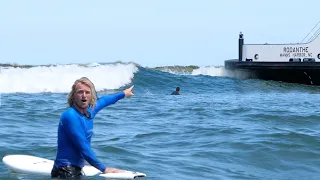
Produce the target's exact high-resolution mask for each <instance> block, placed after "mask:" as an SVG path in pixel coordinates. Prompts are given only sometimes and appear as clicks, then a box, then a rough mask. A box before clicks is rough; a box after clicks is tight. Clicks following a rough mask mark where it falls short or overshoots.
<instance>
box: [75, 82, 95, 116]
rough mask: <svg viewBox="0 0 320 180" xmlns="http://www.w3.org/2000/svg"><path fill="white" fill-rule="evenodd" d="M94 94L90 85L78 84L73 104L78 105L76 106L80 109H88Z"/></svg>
mask: <svg viewBox="0 0 320 180" xmlns="http://www.w3.org/2000/svg"><path fill="white" fill-rule="evenodd" d="M91 98H92V94H91V89H90V87H89V86H88V85H86V84H82V83H78V84H77V85H76V91H75V93H74V95H73V100H74V101H73V102H74V103H75V104H76V106H77V107H78V108H80V109H83V110H85V109H87V108H88V106H89V103H90V102H91Z"/></svg>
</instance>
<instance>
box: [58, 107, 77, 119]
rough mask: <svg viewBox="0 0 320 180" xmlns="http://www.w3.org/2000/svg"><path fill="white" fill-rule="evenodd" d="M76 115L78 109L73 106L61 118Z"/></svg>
mask: <svg viewBox="0 0 320 180" xmlns="http://www.w3.org/2000/svg"><path fill="white" fill-rule="evenodd" d="M75 115H76V111H75V110H74V109H73V108H71V107H69V108H68V109H66V110H65V111H64V112H63V113H62V114H61V119H68V118H69V117H72V116H75Z"/></svg>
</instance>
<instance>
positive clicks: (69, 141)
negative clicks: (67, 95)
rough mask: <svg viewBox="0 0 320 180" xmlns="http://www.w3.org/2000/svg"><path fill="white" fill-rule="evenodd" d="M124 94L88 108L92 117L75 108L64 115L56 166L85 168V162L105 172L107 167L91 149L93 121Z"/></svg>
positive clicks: (103, 98) (118, 94)
mask: <svg viewBox="0 0 320 180" xmlns="http://www.w3.org/2000/svg"><path fill="white" fill-rule="evenodd" d="M124 96H125V94H124V92H120V93H116V94H112V95H107V96H103V97H101V98H99V99H98V100H97V103H96V105H95V106H94V108H93V109H92V108H91V107H88V113H89V114H90V117H89V118H88V117H86V116H85V115H83V114H82V113H80V112H79V111H78V110H77V109H76V108H75V107H74V106H71V107H70V108H68V109H67V110H66V111H65V112H64V113H62V115H61V118H60V122H59V126H58V150H57V156H56V159H55V162H54V165H55V166H57V167H59V166H68V165H74V166H78V167H80V168H83V166H84V165H85V161H87V162H88V163H89V164H91V165H92V166H94V167H95V168H97V169H99V170H100V171H101V172H104V171H105V169H106V166H105V165H104V164H103V163H102V162H100V161H99V160H98V158H97V157H96V155H95V153H94V152H93V151H92V149H91V137H92V135H93V119H94V117H95V115H96V114H97V113H98V112H99V111H100V110H101V109H103V108H104V107H106V106H108V105H111V104H114V103H116V102H117V101H118V100H120V99H122V98H124Z"/></svg>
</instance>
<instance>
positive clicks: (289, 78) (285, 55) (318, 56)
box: [225, 21, 320, 85]
mask: <svg viewBox="0 0 320 180" xmlns="http://www.w3.org/2000/svg"><path fill="white" fill-rule="evenodd" d="M319 22H320V21H319ZM319 22H318V24H319ZM318 24H317V25H318ZM317 25H316V26H317ZM309 34H310V33H309ZM319 34H320V28H319V29H318V30H317V31H316V33H315V34H313V36H312V37H311V38H310V39H309V40H308V42H306V43H295V44H244V38H243V34H242V33H241V32H240V34H239V57H238V59H232V60H226V61H225V68H226V69H228V70H231V71H232V72H234V73H237V74H239V73H240V74H241V73H245V76H246V78H256V79H263V80H274V81H283V82H289V83H300V84H308V85H320V38H318V36H319Z"/></svg>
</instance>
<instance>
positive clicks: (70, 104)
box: [68, 77, 98, 107]
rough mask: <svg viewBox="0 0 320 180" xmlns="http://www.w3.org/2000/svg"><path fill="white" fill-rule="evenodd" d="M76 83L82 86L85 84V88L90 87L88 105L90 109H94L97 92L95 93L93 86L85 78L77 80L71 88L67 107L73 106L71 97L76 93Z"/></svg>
mask: <svg viewBox="0 0 320 180" xmlns="http://www.w3.org/2000/svg"><path fill="white" fill-rule="evenodd" d="M78 83H82V84H85V85H87V86H89V87H90V90H91V97H92V98H91V102H90V103H89V104H90V107H94V106H95V104H96V102H97V99H98V97H97V91H96V88H95V87H94V84H93V83H92V82H91V81H90V80H89V79H88V78H87V77H82V78H80V79H77V80H76V81H75V82H74V83H73V85H72V88H71V91H70V93H69V95H68V105H69V107H71V106H72V105H73V95H74V93H75V92H76V86H77V84H78Z"/></svg>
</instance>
